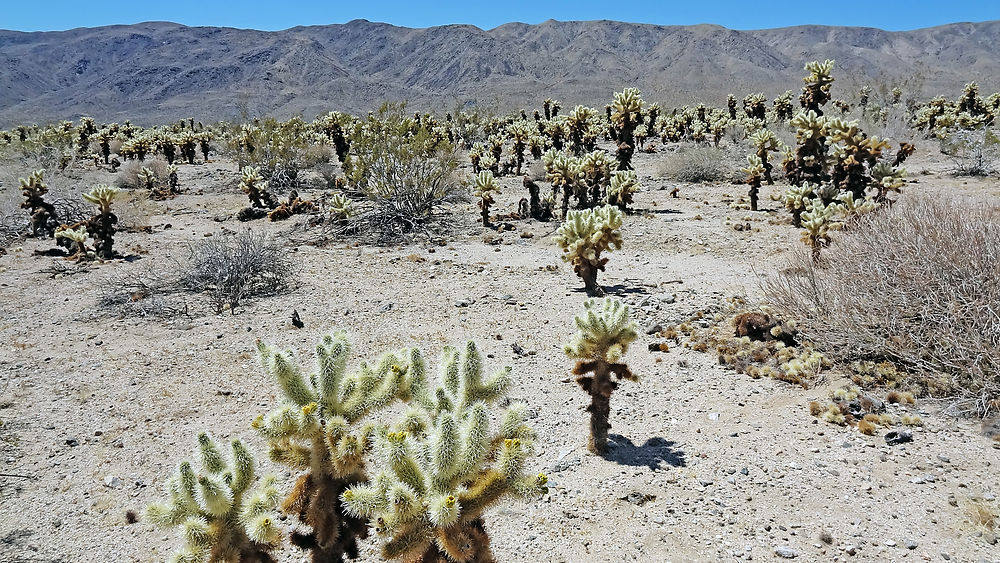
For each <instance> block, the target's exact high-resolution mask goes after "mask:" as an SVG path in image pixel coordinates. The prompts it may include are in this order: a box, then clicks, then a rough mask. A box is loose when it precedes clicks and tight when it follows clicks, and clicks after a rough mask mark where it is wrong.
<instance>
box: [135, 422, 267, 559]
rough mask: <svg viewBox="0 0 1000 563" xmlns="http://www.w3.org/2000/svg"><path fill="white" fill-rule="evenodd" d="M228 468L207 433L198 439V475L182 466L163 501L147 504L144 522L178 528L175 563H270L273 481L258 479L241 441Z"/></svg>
mask: <svg viewBox="0 0 1000 563" xmlns="http://www.w3.org/2000/svg"><path fill="white" fill-rule="evenodd" d="M231 450H232V459H231V461H229V462H228V463H227V462H226V460H225V458H224V457H223V455H222V452H220V451H219V447H218V445H217V444H216V443H215V441H214V440H212V438H210V437H209V436H208V435H207V434H205V433H202V434H199V435H198V451H199V458H200V460H201V468H200V471H196V470H195V468H194V466H193V465H192V463H191V462H190V461H183V462H181V463H180V465H179V466H178V467H177V470H176V472H175V473H174V475H173V476H172V477H170V479H168V480H167V483H166V487H165V488H166V493H167V500H166V502H161V503H155V504H151V505H150V506H149V507H148V508H147V509H146V517H147V518H148V519H149V520H150V521H151V522H153V523H154V524H156V525H159V526H162V527H178V528H180V531H181V535H182V537H183V538H184V542H185V546H184V547H183V548H182V549H181V550H180V551H178V552H177V553H176V554H174V556H173V558H172V559H171V561H172V562H173V563H242V562H254V563H273V562H275V561H276V560H275V559H274V557H273V556H272V555H271V552H272V551H273V550H274V549H275V548H276V547H278V546H279V545H280V543H281V529H280V527H279V525H278V515H277V514H276V513H275V512H274V510H275V507H276V506H277V503H278V499H279V494H278V489H277V488H276V487H275V479H274V477H264V478H263V479H261V480H260V482H259V483H258V484H257V487H256V488H255V489H251V487H252V486H253V484H254V482H255V481H256V480H257V475H256V464H255V462H254V459H253V456H252V455H251V453H250V450H249V449H248V448H247V447H246V445H245V444H243V442H241V441H240V440H233V441H232V444H231Z"/></svg>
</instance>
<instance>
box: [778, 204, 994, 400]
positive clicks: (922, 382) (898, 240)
mask: <svg viewBox="0 0 1000 563" xmlns="http://www.w3.org/2000/svg"><path fill="white" fill-rule="evenodd" d="M998 240H1000V209H998V208H996V207H993V206H990V205H987V204H985V203H979V202H972V201H966V200H958V199H955V200H936V199H932V198H929V197H913V198H906V199H904V200H902V201H900V202H899V203H897V204H896V205H894V206H893V207H892V208H891V209H888V210H886V211H885V212H880V213H873V214H870V215H868V216H865V217H863V218H861V219H860V220H859V221H858V222H857V223H856V224H855V225H853V226H852V228H850V229H849V230H847V231H845V232H843V233H842V234H841V235H840V236H838V239H837V241H836V243H835V244H834V245H833V246H831V247H830V251H829V252H827V253H826V254H825V255H824V259H823V260H822V261H821V263H820V264H818V265H815V266H814V265H813V264H812V261H811V260H810V258H809V256H808V253H805V252H802V253H800V254H799V255H798V256H797V257H796V258H795V259H793V263H792V264H791V267H790V268H788V269H787V270H785V271H783V272H782V273H781V274H779V275H777V276H772V277H771V278H769V279H768V280H767V281H765V282H764V286H765V287H764V289H765V291H766V293H767V296H768V298H769V300H770V301H771V303H772V305H773V306H774V307H775V308H776V309H777V310H778V311H779V312H780V313H781V314H784V315H791V316H793V317H796V318H798V319H801V320H802V323H801V325H800V326H801V328H802V330H803V332H804V333H805V334H806V336H807V337H808V338H811V339H813V340H814V341H816V342H817V343H819V344H820V345H821V346H822V348H823V349H824V350H826V351H829V352H830V353H832V354H833V355H834V356H838V357H839V359H842V360H858V359H864V360H881V359H887V360H890V361H893V362H895V363H898V364H900V365H902V366H904V367H907V368H908V370H909V371H910V372H912V373H913V374H915V375H914V376H913V377H914V378H916V380H915V381H914V382H913V383H914V384H916V385H918V386H920V387H922V388H923V389H925V390H926V391H927V392H928V393H929V394H931V395H937V396H942V397H947V398H949V399H952V400H953V401H954V406H955V407H956V408H957V409H958V410H959V411H961V412H964V413H972V412H975V413H977V414H979V415H980V416H988V415H990V414H991V413H995V412H997V410H998V409H1000V245H998V244H997V241H998Z"/></svg>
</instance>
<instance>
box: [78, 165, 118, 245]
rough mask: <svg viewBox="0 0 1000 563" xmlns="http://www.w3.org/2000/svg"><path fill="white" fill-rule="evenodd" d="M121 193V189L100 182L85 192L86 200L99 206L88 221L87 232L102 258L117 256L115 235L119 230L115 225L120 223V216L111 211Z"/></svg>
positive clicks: (84, 197)
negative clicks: (112, 204)
mask: <svg viewBox="0 0 1000 563" xmlns="http://www.w3.org/2000/svg"><path fill="white" fill-rule="evenodd" d="M119 193H121V191H120V190H119V189H118V188H112V187H109V186H106V185H104V184H98V185H96V186H94V187H93V188H91V190H90V191H89V192H87V193H85V194H83V200H84V201H86V202H88V203H93V204H94V205H96V206H97V210H98V212H97V215H94V216H93V217H91V218H90V220H88V221H87V232H89V233H90V236H91V238H93V239H94V251H95V252H96V253H97V257H98V258H100V259H102V260H110V259H112V258H114V257H115V252H114V243H115V240H114V236H115V233H116V232H117V231H116V229H115V225H116V224H117V223H118V216H117V215H115V214H114V213H112V212H111V202H112V201H114V200H115V198H116V197H118V194H119Z"/></svg>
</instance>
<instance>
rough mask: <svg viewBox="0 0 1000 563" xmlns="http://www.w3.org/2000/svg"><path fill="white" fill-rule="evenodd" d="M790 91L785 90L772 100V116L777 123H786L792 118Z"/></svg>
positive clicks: (792, 108) (792, 109)
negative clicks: (776, 119)
mask: <svg viewBox="0 0 1000 563" xmlns="http://www.w3.org/2000/svg"><path fill="white" fill-rule="evenodd" d="M792 96H793V94H792V91H791V90H785V93H783V94H781V95H780V96H778V97H777V98H775V99H774V116H775V117H776V118H778V120H779V121H788V120H789V119H791V118H792V113H793V111H794V107H793V106H792Z"/></svg>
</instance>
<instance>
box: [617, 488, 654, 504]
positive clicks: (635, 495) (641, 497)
mask: <svg viewBox="0 0 1000 563" xmlns="http://www.w3.org/2000/svg"><path fill="white" fill-rule="evenodd" d="M621 500H624V501H627V502H630V503H632V504H634V505H636V506H642V505H644V504H646V503H647V502H649V501H651V500H656V496H655V495H647V494H646V493H640V492H639V491H632V492H631V493H629V494H628V495H626V496H624V497H622V498H621Z"/></svg>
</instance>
